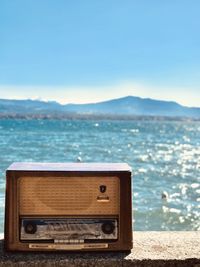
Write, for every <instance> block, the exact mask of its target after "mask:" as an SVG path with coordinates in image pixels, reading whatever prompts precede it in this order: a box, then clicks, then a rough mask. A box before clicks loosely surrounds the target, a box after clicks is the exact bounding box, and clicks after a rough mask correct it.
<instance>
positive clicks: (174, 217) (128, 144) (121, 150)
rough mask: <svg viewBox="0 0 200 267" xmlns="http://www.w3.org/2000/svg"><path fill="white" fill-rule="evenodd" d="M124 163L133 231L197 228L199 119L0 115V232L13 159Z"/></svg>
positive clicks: (199, 223)
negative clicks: (127, 168)
mask: <svg viewBox="0 0 200 267" xmlns="http://www.w3.org/2000/svg"><path fill="white" fill-rule="evenodd" d="M22 161H23V162H24V161H27V162H77V161H79V162H80V161H82V162H126V163H128V164H129V165H130V166H131V167H132V170H133V174H132V204H133V227H134V230H159V231H165V230H200V122H197V121H169V120H161V121H157V120H156V121H155V120H152V119H149V120H145V121H144V120H139V119H138V120H91V119H90V120H52V119H47V120H45V119H40V120H39V119H35V120H34V119H29V120H28V119H1V120H0V232H3V227H4V203H5V202H4V201H5V200H4V197H5V170H6V168H7V167H8V166H9V165H10V164H11V163H13V162H22Z"/></svg>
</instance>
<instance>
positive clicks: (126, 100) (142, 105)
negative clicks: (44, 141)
mask: <svg viewBox="0 0 200 267" xmlns="http://www.w3.org/2000/svg"><path fill="white" fill-rule="evenodd" d="M70 114H74V115H79V116H80V115H88V116H92V115H104V116H105V115H108V116H161V117H163V116H167V117H190V118H191V117H194V118H200V108H190V107H185V106H182V105H180V104H178V103H176V102H173V101H162V100H154V99H150V98H140V97H135V96H127V97H123V98H118V99H112V100H108V101H103V102H98V103H90V104H66V105H61V104H59V103H57V102H54V101H49V102H45V101H40V100H7V99H0V116H1V117H2V116H11V115H14V116H27V115H35V116H36V115H37V116H44V115H47V116H55V115H56V116H58V117H59V116H61V117H63V116H67V115H70Z"/></svg>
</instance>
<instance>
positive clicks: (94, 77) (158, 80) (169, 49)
mask: <svg viewBox="0 0 200 267" xmlns="http://www.w3.org/2000/svg"><path fill="white" fill-rule="evenodd" d="M199 12H200V1H199V0H187V1H186V0H167V1H160V0H151V1H148V0H137V1H134V0H130V1H128V0H124V1H118V0H101V1H94V0H84V1H83V0H77V1H67V0H58V1H56V0H42V1H41V0H9V1H8V0H1V2H0V98H17V99H19V98H41V99H51V100H52V99H55V100H57V101H59V102H62V103H68V102H77V103H81V102H94V101H100V100H104V99H109V98H115V97H121V96H125V95H137V96H141V97H151V98H157V99H166V100H168V99H171V100H175V101H178V102H179V103H182V104H185V105H188V106H200V101H199V99H200V97H199V92H200V16H199Z"/></svg>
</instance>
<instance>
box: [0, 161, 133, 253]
mask: <svg viewBox="0 0 200 267" xmlns="http://www.w3.org/2000/svg"><path fill="white" fill-rule="evenodd" d="M6 176H7V180H6V205H5V248H6V250H9V251H57V250H64V251H71V250H76V251H77V250H78V251H116V250H120V251H124V250H130V249H131V248H132V216H131V210H132V208H131V169H130V167H129V166H128V165H127V164H123V163H122V164H118V163H107V164H102V163H98V164H96V163H13V164H12V165H11V166H10V167H9V168H8V170H7V173H6Z"/></svg>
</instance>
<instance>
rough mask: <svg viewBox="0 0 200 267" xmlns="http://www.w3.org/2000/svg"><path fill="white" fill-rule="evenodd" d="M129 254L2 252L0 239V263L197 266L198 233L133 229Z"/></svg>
mask: <svg viewBox="0 0 200 267" xmlns="http://www.w3.org/2000/svg"><path fill="white" fill-rule="evenodd" d="M133 243H134V244H133V250H132V252H131V253H130V254H125V253H120V252H114V253H110V252H107V253H94V252H92V253H86V252H85V253H84V252H82V253H70V252H62V253H58V252H57V253H56V252H55V253H37V252H35V253H24V252H17V253H12V252H5V251H4V248H3V239H1V240H0V267H1V266H24V267H25V266H30V267H32V266H37V267H45V266H48V267H49V266H50V267H51V266H52V267H57V266H58V267H60V266H62V267H64V266H69V267H72V266H74V267H76V266H80V267H85V266H90V267H104V266H106V267H115V266H123V267H125V266H137V267H140V266H141V267H145V266H151V267H156V266H158V267H161V266H172V267H175V266H176V267H177V266H184V267H190V266H191V267H200V231H199V232H134V233H133Z"/></svg>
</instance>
